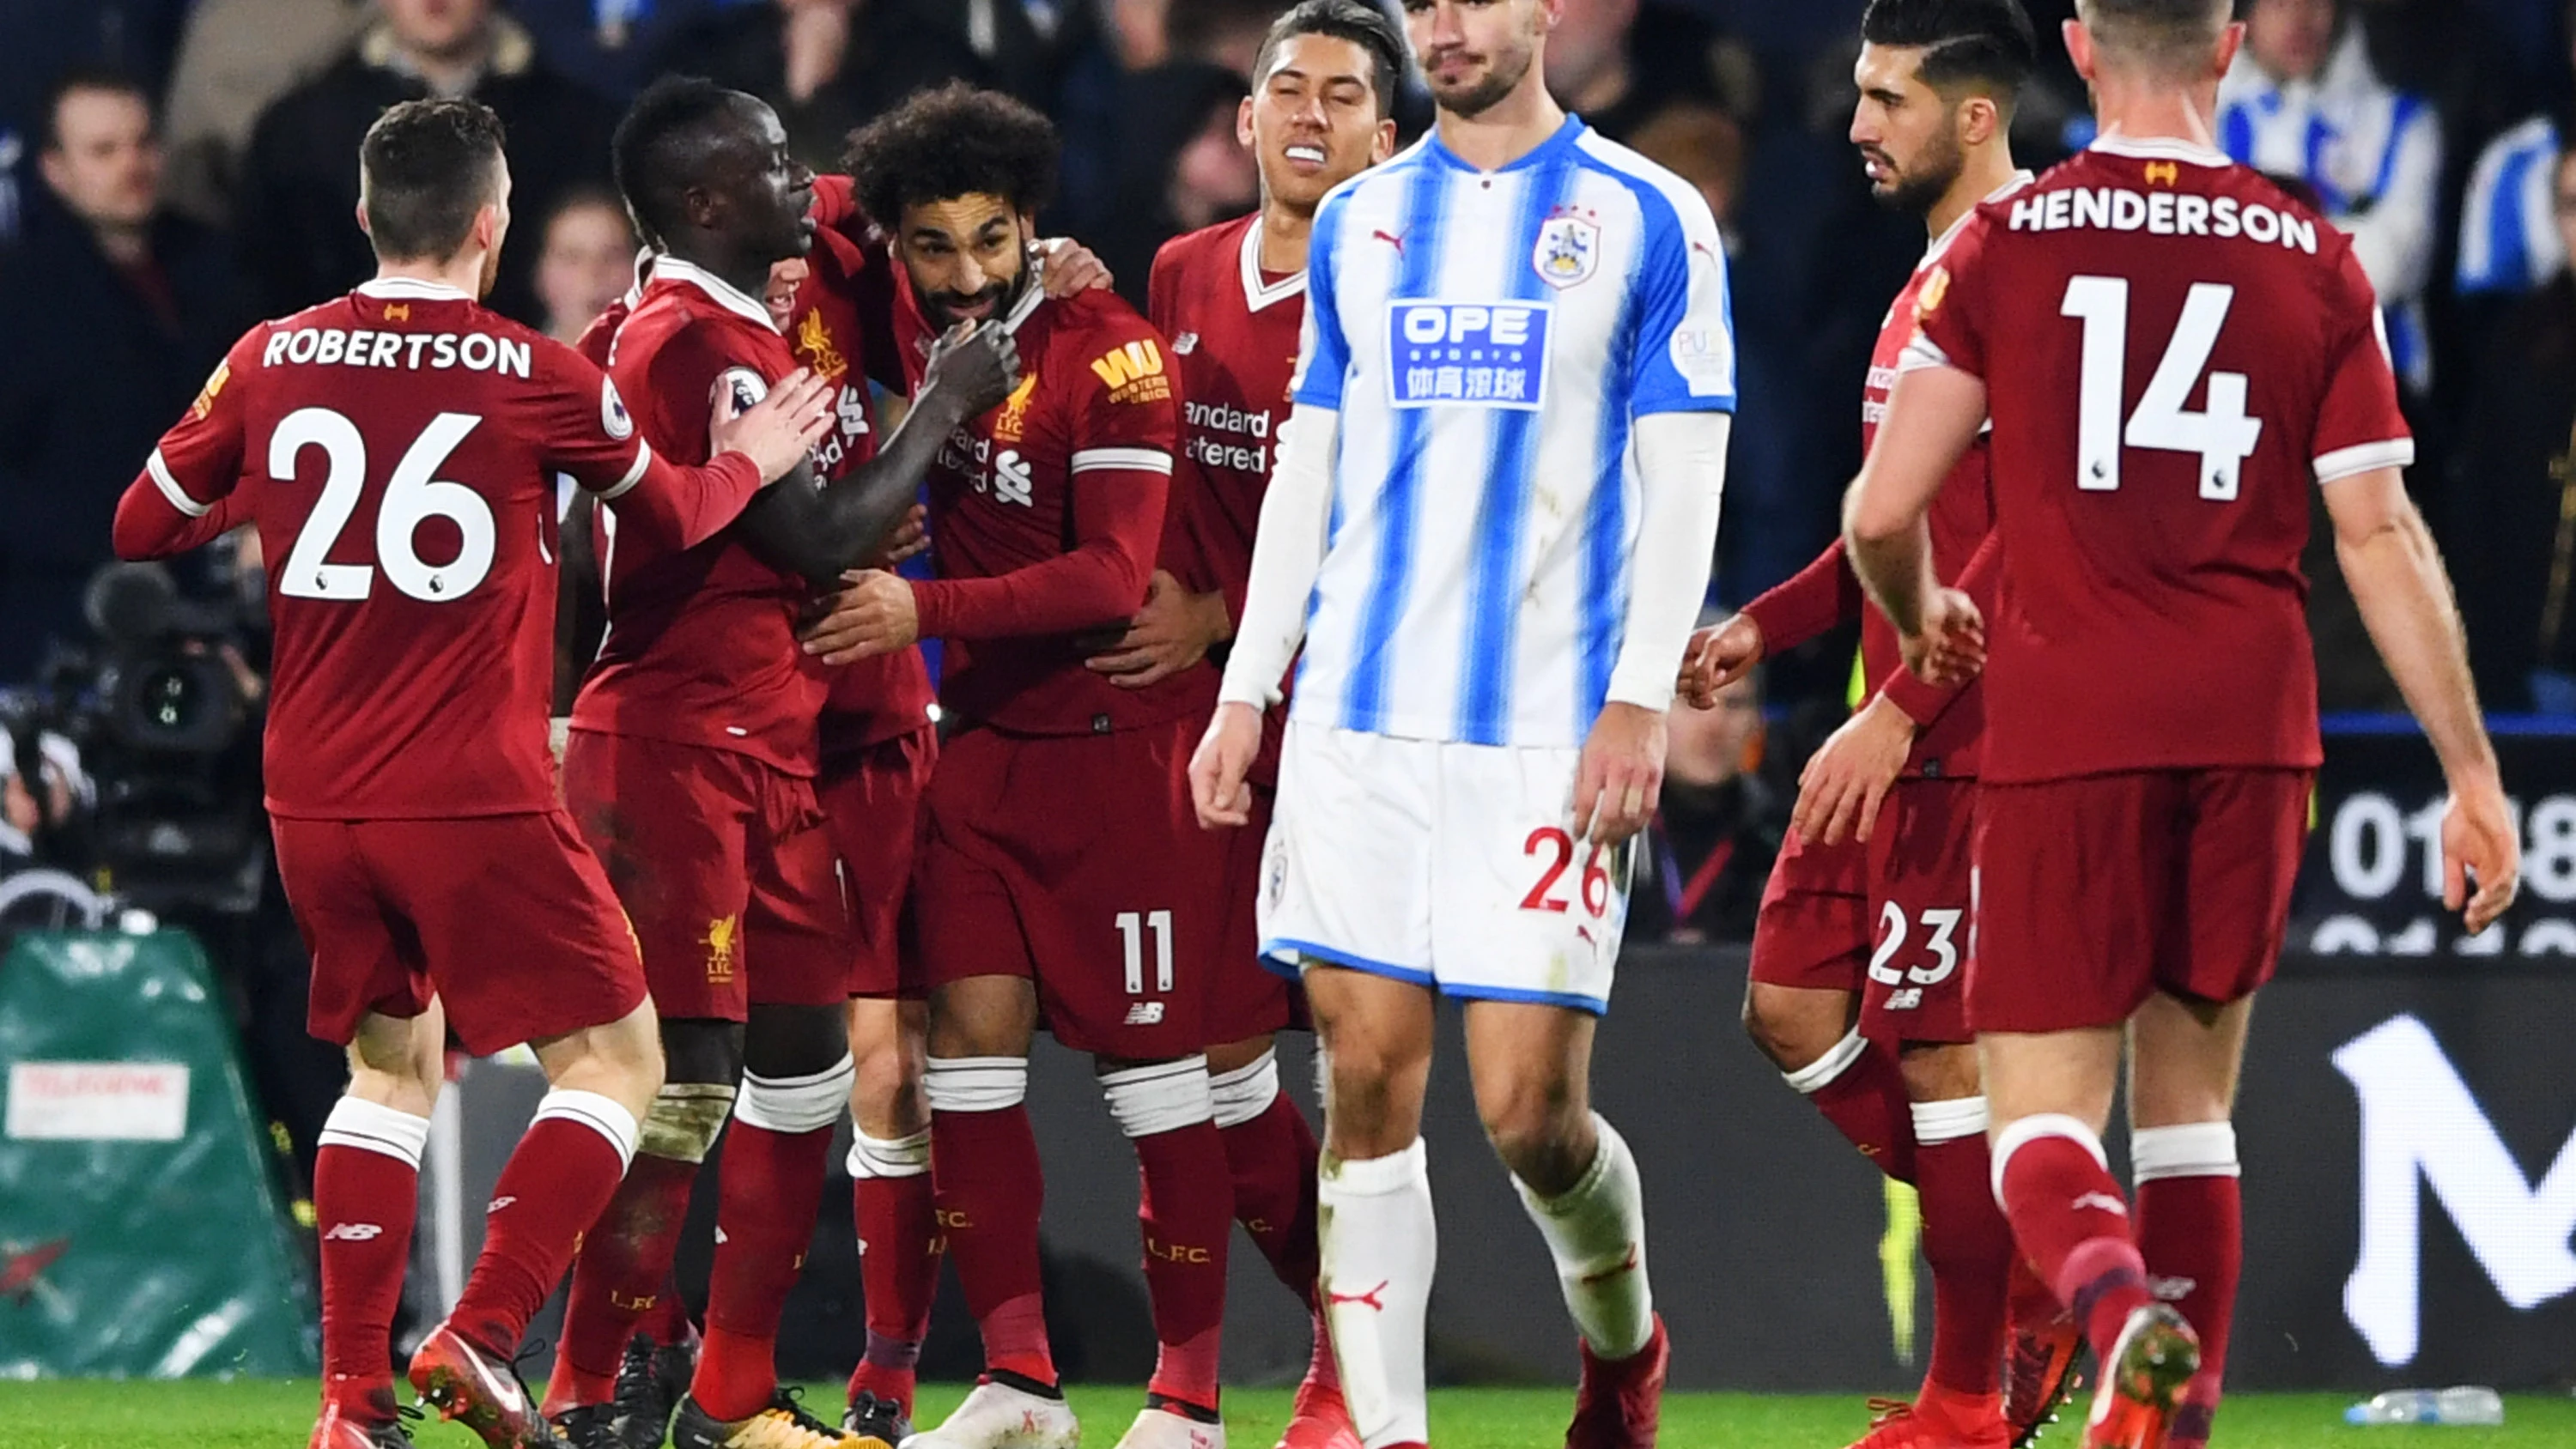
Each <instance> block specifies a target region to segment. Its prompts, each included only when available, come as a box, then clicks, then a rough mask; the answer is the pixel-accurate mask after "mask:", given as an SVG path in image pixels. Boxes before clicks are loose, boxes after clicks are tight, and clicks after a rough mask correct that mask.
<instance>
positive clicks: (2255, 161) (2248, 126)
mask: <svg viewBox="0 0 2576 1449" xmlns="http://www.w3.org/2000/svg"><path fill="white" fill-rule="evenodd" d="M2342 21H2343V16H2342V5H2341V0H2253V3H2252V5H2251V6H2250V7H2249V8H2248V9H2247V10H2246V11H2245V45H2244V48H2243V49H2242V50H2240V51H2238V52H2237V56H2236V63H2235V65H2234V66H2233V67H2231V68H2230V69H2229V70H2228V73H2227V78H2226V80H2225V81H2224V82H2223V83H2221V85H2220V86H2219V92H2218V136H2219V142H2220V144H2221V145H2222V146H2223V147H2225V148H2226V151H2227V154H2229V155H2230V156H2233V157H2234V158H2236V159H2237V160H2238V161H2241V162H2243V163H2245V164H2246V165H2249V166H2253V167H2255V168H2257V169H2259V170H2263V171H2275V172H2280V173H2282V174H2284V175H2289V176H2296V177H2298V178H2299V179H2301V180H2302V181H2305V182H2306V183H2307V184H2308V185H2309V186H2310V187H2311V188H2312V189H2314V190H2315V192H2316V194H2317V196H2318V198H2319V199H2320V200H2321V201H2322V202H2323V203H2324V210H2325V213H2326V215H2327V216H2328V217H2329V218H2330V219H2331V220H2332V221H2333V222H2334V223H2335V225H2337V226H2339V227H2341V228H2343V229H2344V230H2345V231H2348V232H2350V233H2352V240H2353V252H2354V254H2355V255H2356V256H2357V257H2359V258H2360V260H2361V266H2362V270H2363V271H2364V272H2366V273H2368V274H2369V276H2370V282H2371V285H2372V286H2373V287H2375V288H2376V289H2377V290H2378V292H2379V301H2380V307H2381V310H2382V312H2383V313H2384V314H2385V315H2386V317H2387V322H2388V345H2389V351H2390V354H2391V356H2392V357H2393V358H2394V360H2395V362H2396V364H2397V375H2398V376H2399V378H2401V379H2403V380H2404V381H2405V383H2406V384H2407V386H2408V388H2409V389H2410V390H2411V391H2412V392H2414V393H2415V394H2416V395H2417V396H2419V397H2420V396H2421V395H2423V394H2424V393H2425V392H2426V391H2427V390H2428V389H2429V388H2430V387H2431V386H2432V379H2433V355H2432V349H2431V346H2430V344H2429V341H2428V338H2427V335H2426V331H2425V321H2424V303H2423V294H2424V287H2425V283H2426V281H2427V280H2428V278H2429V275H2430V273H2431V270H2432V263H2433V253H2434V250H2435V247H2436V243H2437V241H2438V236H2437V233H2438V230H2439V226H2440V219H2441V218H2440V189H2441V182H2442V135H2441V122H2440V118H2439V117H2437V116H2436V115H2435V114H2434V112H2433V109H2432V107H2431V106H2430V105H2429V104H2427V103H2426V102H2425V101H2424V99H2423V98H2422V97H2420V96H2416V95H2412V94H2407V93H2404V92H2400V91H2397V90H2394V89H2392V88H2390V87H2389V86H2387V85H2386V84H2384V83H2382V82H2381V80H2380V79H2379V77H2378V76H2377V75H2376V74H2375V73H2374V72H2373V71H2372V70H2371V67H2370V59H2369V55H2368V53H2367V50H2366V48H2365V46H2364V45H2363V42H2362V37H2361V34H2360V31H2359V30H2358V29H2357V28H2355V27H2351V26H2347V25H2344V24H2343V23H2342Z"/></svg>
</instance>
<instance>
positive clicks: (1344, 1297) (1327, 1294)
mask: <svg viewBox="0 0 2576 1449" xmlns="http://www.w3.org/2000/svg"><path fill="white" fill-rule="evenodd" d="M1393 1281H1394V1280H1392V1279H1389V1280H1388V1281H1387V1282H1384V1283H1380V1284H1378V1285H1377V1286H1376V1287H1374V1288H1371V1289H1370V1290H1368V1291H1367V1292H1366V1293H1336V1292H1334V1291H1333V1290H1332V1288H1331V1287H1330V1286H1327V1287H1326V1288H1325V1289H1324V1306H1325V1307H1327V1308H1337V1307H1339V1306H1341V1305H1342V1304H1345V1303H1356V1304H1358V1305H1360V1306H1361V1307H1362V1308H1368V1309H1374V1310H1375V1311H1377V1312H1379V1313H1384V1312H1385V1311H1386V1290H1387V1289H1388V1287H1390V1286H1391V1285H1392V1283H1393Z"/></svg>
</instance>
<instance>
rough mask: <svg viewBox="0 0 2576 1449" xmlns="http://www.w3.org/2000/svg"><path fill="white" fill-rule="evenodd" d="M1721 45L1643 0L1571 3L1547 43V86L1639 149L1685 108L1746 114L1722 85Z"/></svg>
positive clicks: (1697, 23) (1683, 18) (1703, 29)
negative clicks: (1645, 133) (1663, 120)
mask: <svg viewBox="0 0 2576 1449" xmlns="http://www.w3.org/2000/svg"><path fill="white" fill-rule="evenodd" d="M1720 62H1721V47H1720V46H1719V44H1718V38H1717V35H1716V33H1715V32H1714V31H1713V30H1711V29H1710V28H1709V26H1708V25H1707V23H1706V22H1705V21H1702V20H1700V19H1699V18H1698V17H1697V16H1694V15H1690V14H1687V13H1684V12H1683V11H1680V10H1677V9H1672V8H1668V7H1664V6H1655V5H1648V6H1644V7H1643V8H1642V9H1641V8H1640V4H1639V0H1566V3H1565V15H1564V18H1563V19H1561V20H1559V21H1558V22H1557V26H1556V28H1555V29H1554V30H1552V31H1550V32H1548V37H1547V86H1548V89H1549V90H1550V91H1551V92H1553V93H1554V94H1555V96H1556V99H1557V103H1558V104H1560V105H1562V106H1564V107H1565V108H1566V109H1567V110H1569V111H1572V112H1574V113H1575V114H1576V115H1579V116H1581V117H1582V118H1583V120H1584V123H1585V124H1587V125H1589V126H1591V127H1592V129H1594V130H1596V131H1599V132H1600V133H1601V134H1602V135H1604V136H1607V137H1609V138H1610V139H1611V140H1613V141H1619V142H1624V143H1630V144H1633V142H1634V139H1635V136H1636V133H1637V131H1638V128H1640V127H1642V126H1643V125H1645V124H1646V122H1647V121H1648V120H1650V119H1652V118H1653V117H1654V115H1655V114H1656V113H1657V112H1659V111H1661V110H1663V109H1664V108H1665V107H1667V106H1670V105H1673V104H1675V103H1679V102H1696V103H1703V104H1719V103H1724V104H1725V106H1726V108H1727V109H1728V110H1730V111H1734V112H1737V113H1739V114H1741V113H1744V112H1745V111H1746V110H1747V109H1748V106H1747V105H1746V101H1747V100H1748V98H1746V97H1743V96H1738V95H1732V94H1726V93H1725V92H1726V91H1728V90H1731V89H1733V87H1728V86H1721V84H1720V83H1719V73H1720V69H1721V64H1720Z"/></svg>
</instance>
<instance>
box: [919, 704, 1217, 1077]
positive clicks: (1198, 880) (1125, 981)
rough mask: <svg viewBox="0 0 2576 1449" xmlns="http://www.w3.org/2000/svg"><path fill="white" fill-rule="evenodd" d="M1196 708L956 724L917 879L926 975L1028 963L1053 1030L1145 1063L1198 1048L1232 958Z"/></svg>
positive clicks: (1003, 971) (937, 979) (1007, 972)
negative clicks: (1197, 803)
mask: <svg viewBox="0 0 2576 1449" xmlns="http://www.w3.org/2000/svg"><path fill="white" fill-rule="evenodd" d="M1198 733H1199V722H1198V721H1196V720H1194V719H1190V718H1187V717H1184V718H1180V719H1175V720H1171V721H1168V722H1165V723H1162V724H1154V725H1147V726H1143V727H1141V728H1137V729H1132V730H1120V731H1116V732H1113V733H1110V734H1096V735H1010V734H1005V733H1003V732H1001V731H999V730H996V729H992V728H990V727H981V728H976V729H970V730H966V731H964V732H962V733H959V734H956V735H952V736H951V737H950V738H949V740H948V742H947V744H946V745H945V746H943V747H942V749H941V751H940V758H939V770H938V772H937V773H936V774H934V775H932V776H931V779H930V793H929V795H928V796H927V797H926V798H927V811H926V813H927V815H928V817H929V819H928V826H927V829H926V830H925V831H924V833H923V837H922V843H921V862H920V865H919V867H918V868H917V869H916V871H915V873H914V876H913V910H914V913H915V918H916V920H917V921H918V923H919V928H920V936H921V961H922V971H923V976H924V979H925V980H927V981H928V983H929V984H930V985H931V986H932V987H934V988H935V987H938V986H940V985H943V984H945V983H947V982H951V981H960V980H963V979H965V978H967V977H970V976H996V975H999V976H1026V977H1030V978H1032V979H1033V980H1034V981H1035V982H1036V984H1037V992H1038V1006H1039V1008H1040V1010H1041V1011H1043V1012H1044V1013H1045V1015H1046V1020H1047V1025H1048V1027H1049V1029H1051V1030H1052V1031H1054V1033H1055V1036H1056V1039H1057V1040H1058V1041H1061V1042H1063V1043H1064V1044H1065V1045H1066V1046H1068V1047H1071V1048H1073V1049H1075V1050H1077V1051H1086V1052H1095V1053H1100V1054H1104V1055H1108V1056H1114V1057H1127V1058H1132V1059H1135V1060H1138V1061H1156V1060H1162V1059H1166V1058H1171V1057H1184V1056H1188V1055H1190V1054H1192V1053H1194V1052H1198V1051H1202V1050H1204V1049H1205V1048H1206V1047H1207V1045H1208V1039H1207V1037H1206V1035H1205V1033H1204V1026H1203V1022H1204V1019H1205V1010H1206V1004H1207V1001H1208V999H1209V994H1210V992H1211V991H1212V990H1213V989H1214V983H1215V982H1216V980H1218V979H1219V976H1220V975H1221V973H1222V971H1223V969H1225V967H1226V966H1230V965H1239V966H1240V967H1241V968H1242V969H1247V970H1251V969H1257V968H1255V967H1254V966H1253V964H1252V960H1251V957H1250V954H1249V953H1248V952H1247V953H1244V954H1243V955H1242V956H1241V957H1240V959H1239V961H1237V962H1233V963H1226V962H1225V961H1224V956H1225V950H1224V947H1225V945H1226V942H1227V940H1228V938H1227V936H1226V934H1225V932H1226V920H1225V906H1224V892H1225V887H1226V876H1225V870H1226V859H1227V856H1226V850H1225V846H1224V843H1223V842H1221V841H1219V840H1217V839H1216V838H1215V837H1214V836H1212V835H1210V834H1209V833H1208V832H1206V831H1203V830H1201V829H1199V825H1198V816H1197V813H1196V812H1195V811H1194V810H1192V808H1191V806H1190V792H1189V782H1188V780H1187V778H1186V777H1185V775H1184V773H1183V771H1184V769H1185V767H1186V764H1187V761H1188V759H1189V754H1190V749H1191V747H1192V746H1193V745H1194V744H1196V742H1197V740H1198Z"/></svg>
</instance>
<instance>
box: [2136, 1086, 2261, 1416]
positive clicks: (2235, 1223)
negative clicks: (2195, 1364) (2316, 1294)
mask: <svg viewBox="0 0 2576 1449" xmlns="http://www.w3.org/2000/svg"><path fill="white" fill-rule="evenodd" d="M2129 1156H2130V1159H2131V1163H2132V1165H2133V1166H2134V1167H2135V1169H2136V1172H2137V1177H2138V1207H2137V1234H2138V1249H2139V1251H2140V1253H2141V1254H2142V1255H2143V1256H2144V1257H2145V1258H2146V1263H2147V1272H2148V1274H2149V1275H2150V1278H2151V1281H2152V1282H2153V1284H2154V1286H2155V1287H2156V1289H2157V1290H2158V1293H2159V1296H2165V1295H2168V1294H2171V1295H2174V1296H2172V1297H2171V1298H2170V1301H2171V1302H2172V1303H2173V1306H2174V1307H2175V1309H2176V1310H2177V1311H2179V1312H2180V1313H2181V1314H2182V1316H2183V1319H2184V1321H2186V1322H2188V1323H2189V1324H2190V1325H2191V1326H2192V1331H2193V1332H2195V1333H2197V1334H2199V1335H2200V1373H2199V1374H2198V1375H2197V1376H2196V1377H2194V1378H2193V1379H2192V1381H2191V1387H2190V1388H2189V1389H2187V1390H2185V1391H2184V1394H2183V1406H2182V1409H2181V1410H2180V1411H2179V1412H2178V1413H2176V1414H2175V1416H2174V1424H2173V1429H2172V1431H2171V1432H2170V1433H2169V1434H2168V1435H2167V1436H2166V1442H2168V1443H2169V1444H2173V1445H2176V1446H2183V1445H2199V1444H2204V1443H2206V1442H2208V1439H2209V1431H2210V1421H2211V1419H2212V1418H2213V1417H2214V1416H2215V1415H2216V1414H2217V1412H2218V1402H2219V1398H2220V1392H2221V1389H2222V1387H2223V1384H2224V1381H2225V1378H2226V1373H2227V1334H2228V1329H2229V1326H2230V1322H2231V1320H2232V1319H2233V1318H2234V1317H2235V1312H2236V1281H2237V1277H2238V1275H2239V1273H2240V1272H2241V1271H2242V1269H2243V1267H2244V1262H2245V1256H2244V1255H2245V1237H2244V1234H2245V1209H2244V1198H2243V1195H2242V1194H2241V1192H2240V1191H2239V1182H2238V1179H2237V1160H2236V1132H2235V1129H2234V1128H2233V1127H2231V1126H2229V1125H2228V1124H2227V1123H2224V1122H2207V1123H2196V1124H2193V1125H2190V1126H2184V1127H2161V1128H2146V1129H2142V1130H2138V1131H2133V1132H2131V1133H2130V1134H2129Z"/></svg>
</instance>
